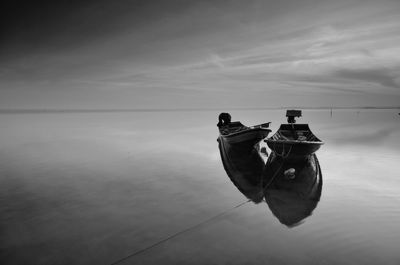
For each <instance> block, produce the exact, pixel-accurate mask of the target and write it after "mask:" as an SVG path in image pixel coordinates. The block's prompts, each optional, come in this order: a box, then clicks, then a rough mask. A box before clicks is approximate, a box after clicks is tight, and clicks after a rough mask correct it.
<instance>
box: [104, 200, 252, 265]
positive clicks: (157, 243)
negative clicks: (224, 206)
mask: <svg viewBox="0 0 400 265" xmlns="http://www.w3.org/2000/svg"><path fill="white" fill-rule="evenodd" d="M250 201H251V200H247V201H245V202H242V203H239V204H238V205H236V206H234V207H232V208H230V209H228V210H225V211H223V212H221V213H219V214H217V215H214V216H212V217H210V218H208V219H207V220H204V221H203V222H201V223H198V224H196V225H194V226H191V227H189V228H186V229H184V230H181V231H179V232H177V233H175V234H173V235H170V236H168V237H167V238H164V239H162V240H160V241H157V242H156V243H153V244H151V245H150V246H147V247H145V248H142V249H140V250H138V251H136V252H134V253H132V254H130V255H128V256H126V257H124V258H122V259H119V260H117V261H114V262H113V263H111V264H110V265H114V264H118V263H121V262H123V261H125V260H127V259H129V258H132V257H134V256H136V255H138V254H140V253H143V252H145V251H147V250H149V249H151V248H154V247H156V246H158V245H161V244H162V243H164V242H166V241H168V240H170V239H172V238H175V237H177V236H179V235H182V234H183V233H186V232H189V231H191V230H194V229H196V228H198V227H200V226H202V225H204V224H206V223H209V222H211V221H213V220H215V219H217V218H219V217H221V216H223V215H225V214H227V213H228V212H230V211H232V210H234V209H236V208H239V207H240V206H243V205H245V204H246V203H248V202H250Z"/></svg>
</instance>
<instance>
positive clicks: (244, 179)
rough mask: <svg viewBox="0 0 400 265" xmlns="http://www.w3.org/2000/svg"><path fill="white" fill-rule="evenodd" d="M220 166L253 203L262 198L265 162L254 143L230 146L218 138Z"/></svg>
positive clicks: (223, 139) (258, 201)
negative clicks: (222, 166) (221, 165)
mask: <svg viewBox="0 0 400 265" xmlns="http://www.w3.org/2000/svg"><path fill="white" fill-rule="evenodd" d="M218 143H219V145H218V146H219V151H220V154H221V159H222V164H223V165H224V168H225V171H226V173H227V175H228V176H229V178H230V179H231V181H232V182H233V184H235V186H236V187H237V188H238V189H239V191H240V192H241V193H243V195H244V196H246V197H247V198H248V199H250V200H251V201H253V202H255V203H260V202H261V201H262V200H263V198H264V194H263V180H262V175H263V170H264V166H265V162H264V160H263V159H262V157H261V156H260V154H259V152H258V150H257V149H256V147H255V146H254V143H252V142H251V141H250V142H243V143H235V144H231V143H229V142H228V141H226V139H225V138H224V137H221V136H220V137H219V138H218Z"/></svg>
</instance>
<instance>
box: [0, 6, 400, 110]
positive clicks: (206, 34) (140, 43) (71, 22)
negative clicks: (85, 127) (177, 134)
mask: <svg viewBox="0 0 400 265" xmlns="http://www.w3.org/2000/svg"><path fill="white" fill-rule="evenodd" d="M32 2H33V1H32ZM54 2H55V1H54ZM61 2H62V1H61ZM61 2H59V1H57V3H53V2H48V3H47V2H46V1H35V2H34V3H25V4H24V3H23V2H19V4H18V5H16V4H9V5H8V8H7V13H8V14H9V15H8V16H5V17H3V18H2V30H1V31H2V33H1V38H2V41H1V44H0V107H1V108H37V107H40V108H43V107H44V108H118V107H121V108H157V107H161V108H169V107H170V108H179V107H196V108H197V107H219V106H222V107H251V106H256V107H279V106H288V105H302V106H363V105H364V106H365V105H369V106H398V105H400V104H399V102H400V57H399V56H398V55H399V54H400V46H399V43H400V19H399V18H398V14H399V13H400V2H399V1H395V0H393V1H388V0H384V1H365V0H342V1H315V0H314V1H311V0H301V1H299V0H297V1H294V0H292V1H261V0H259V1H85V2H84V3H81V2H80V1H77V2H76V3H75V2H74V1H64V3H61ZM40 3H41V4H40Z"/></svg>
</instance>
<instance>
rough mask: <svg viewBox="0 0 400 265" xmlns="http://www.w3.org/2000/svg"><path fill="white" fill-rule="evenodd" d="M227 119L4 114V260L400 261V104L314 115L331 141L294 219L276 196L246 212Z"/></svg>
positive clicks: (260, 114) (269, 116) (272, 114)
mask: <svg viewBox="0 0 400 265" xmlns="http://www.w3.org/2000/svg"><path fill="white" fill-rule="evenodd" d="M218 114H219V113H218V112H215V111H204V112H168V113H161V112H150V113H145V112H141V113H134V112H132V113H70V114H68V113H64V114H62V113H58V114H57V113H56V114H2V115H0V131H1V133H0V186H1V192H0V263H1V264H112V263H114V262H117V261H120V262H118V264H393V265H395V264H396V265H397V264H400V252H399V246H400V234H399V233H400V207H399V205H400V173H399V172H400V164H399V161H400V141H399V140H398V139H399V138H400V130H399V129H400V116H399V115H398V111H397V110H341V111H334V112H333V115H332V117H331V114H330V111H320V110H318V111H316V110H315V111H312V110H308V111H307V110H305V111H303V116H304V117H303V118H301V120H300V121H301V122H304V123H309V124H310V127H311V129H312V130H313V132H314V133H315V134H316V135H317V136H318V137H319V138H320V139H322V140H324V141H325V145H324V146H322V148H321V149H320V150H319V151H318V152H317V156H318V160H319V162H320V166H321V170H322V175H323V188H322V196H321V199H320V202H319V204H318V205H317V207H316V208H315V209H314V211H313V214H312V215H311V216H309V217H308V218H306V219H304V220H303V222H302V223H301V224H300V225H297V226H295V227H293V228H289V227H287V226H285V225H283V224H281V223H280V222H279V220H278V219H277V218H276V217H275V216H274V214H273V213H272V212H271V211H270V209H269V207H268V205H267V204H266V203H265V202H262V203H259V204H254V203H252V202H248V203H245V204H243V205H242V206H240V207H237V208H234V207H235V206H237V205H239V204H241V203H244V202H246V201H247V198H246V197H245V196H244V195H243V194H242V193H240V192H239V190H238V189H237V188H236V187H235V185H233V183H232V182H231V181H230V179H229V178H228V176H227V175H226V172H225V170H224V168H223V166H222V162H221V158H220V154H219V150H218V143H217V141H216V139H217V137H218V130H217V127H216V123H217V116H218ZM231 114H232V116H233V119H234V120H241V121H242V122H243V123H245V124H248V125H253V124H259V123H263V122H266V121H272V126H271V127H272V128H271V129H272V131H273V132H274V131H276V129H277V128H278V127H279V125H280V123H283V122H285V117H284V116H285V112H284V111H231ZM221 213H223V214H221ZM210 218H211V220H210ZM208 220H209V221H208ZM205 221H206V222H205ZM204 222H205V223H204ZM199 224H200V225H199ZM177 233H178V234H177ZM176 234H177V235H176ZM173 235H176V236H173ZM170 236H173V237H172V238H171V239H169V240H166V239H167V238H169V237H170ZM157 242H160V243H159V244H156V243H157ZM154 244H156V245H154ZM149 246H152V247H150V248H148V247H149ZM132 254H134V255H133V256H130V255H132ZM125 257H127V258H126V259H124V258H125Z"/></svg>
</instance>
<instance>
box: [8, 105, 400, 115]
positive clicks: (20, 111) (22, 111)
mask: <svg viewBox="0 0 400 265" xmlns="http://www.w3.org/2000/svg"><path fill="white" fill-rule="evenodd" d="M284 109H301V110H331V109H332V110H384V109H387V110H389V109H393V110H394V109H400V106H398V107H390V106H389V107H382V106H381V107H371V106H364V107H301V106H285V107H249V108H238V107H225V108H179V109H167V108H160V109H144V108H143V109H142V108H140V109H0V114H29V113H32V114H34V113H38V114H39V113H118V112H180V111H183V112H184V111H188V112H192V111H231V110H243V111H251V110H284Z"/></svg>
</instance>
